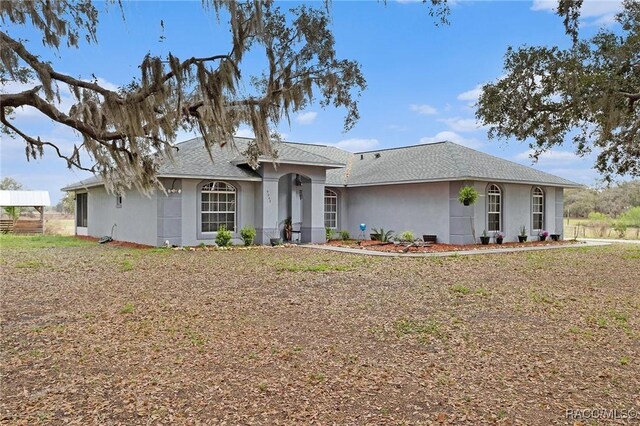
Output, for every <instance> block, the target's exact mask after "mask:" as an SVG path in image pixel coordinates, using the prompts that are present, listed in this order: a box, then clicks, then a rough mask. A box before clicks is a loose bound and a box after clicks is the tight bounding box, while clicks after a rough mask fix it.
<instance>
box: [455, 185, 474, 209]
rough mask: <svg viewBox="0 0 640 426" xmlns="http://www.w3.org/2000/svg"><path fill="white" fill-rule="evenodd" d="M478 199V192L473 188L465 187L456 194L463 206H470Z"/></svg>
mask: <svg viewBox="0 0 640 426" xmlns="http://www.w3.org/2000/svg"><path fill="white" fill-rule="evenodd" d="M477 199H478V191H476V189H475V188H474V187H473V186H468V185H465V186H463V187H462V188H460V192H458V200H459V201H460V202H461V203H462V204H463V205H465V206H470V205H472V204H473V203H475V202H476V200H477Z"/></svg>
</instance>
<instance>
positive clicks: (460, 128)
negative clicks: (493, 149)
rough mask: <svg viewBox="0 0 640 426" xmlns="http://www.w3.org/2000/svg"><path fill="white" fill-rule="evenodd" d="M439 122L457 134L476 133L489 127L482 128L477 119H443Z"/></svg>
mask: <svg viewBox="0 0 640 426" xmlns="http://www.w3.org/2000/svg"><path fill="white" fill-rule="evenodd" d="M438 121H440V122H442V123H445V124H446V125H447V126H449V127H450V128H451V129H452V130H454V131H456V132H475V131H476V130H480V129H483V128H486V127H487V126H482V125H481V124H480V123H478V121H477V120H476V119H475V118H462V117H451V118H442V119H440V120H438Z"/></svg>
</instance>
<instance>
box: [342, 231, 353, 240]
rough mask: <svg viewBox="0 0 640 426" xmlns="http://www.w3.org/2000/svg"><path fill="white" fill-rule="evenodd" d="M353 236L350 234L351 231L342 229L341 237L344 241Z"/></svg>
mask: <svg viewBox="0 0 640 426" xmlns="http://www.w3.org/2000/svg"><path fill="white" fill-rule="evenodd" d="M350 238H351V235H349V231H347V230H345V229H343V230H342V231H340V239H341V240H342V241H347V240H348V239H350Z"/></svg>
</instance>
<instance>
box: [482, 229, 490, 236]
mask: <svg viewBox="0 0 640 426" xmlns="http://www.w3.org/2000/svg"><path fill="white" fill-rule="evenodd" d="M482 236H483V237H484V238H487V237H489V234H487V230H486V229H485V230H483V231H482Z"/></svg>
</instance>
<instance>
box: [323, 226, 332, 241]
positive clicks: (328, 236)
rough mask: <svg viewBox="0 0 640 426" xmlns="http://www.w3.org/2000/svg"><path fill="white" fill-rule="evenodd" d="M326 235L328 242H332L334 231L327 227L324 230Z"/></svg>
mask: <svg viewBox="0 0 640 426" xmlns="http://www.w3.org/2000/svg"><path fill="white" fill-rule="evenodd" d="M324 235H325V237H326V238H327V241H330V240H331V239H332V238H333V229H331V228H329V227H328V226H327V227H326V228H324Z"/></svg>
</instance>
